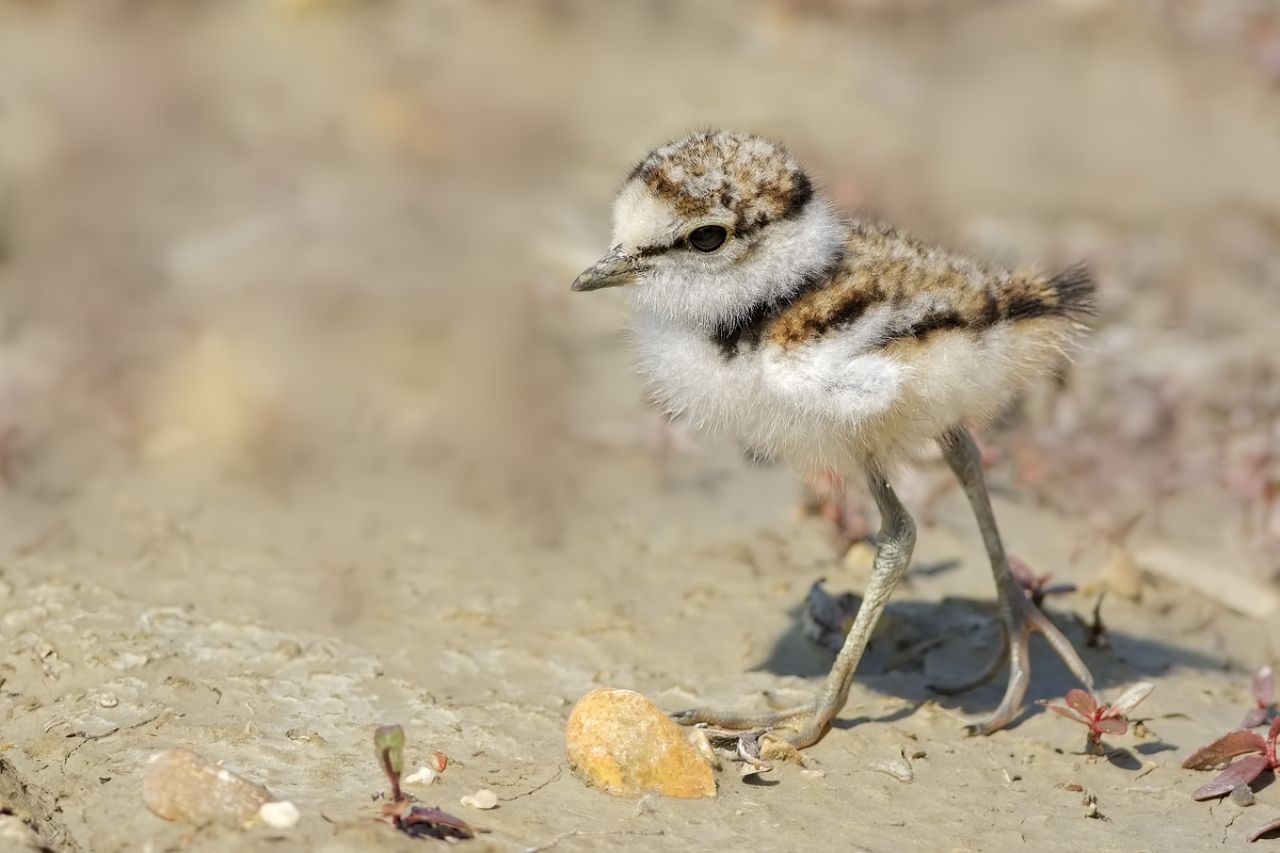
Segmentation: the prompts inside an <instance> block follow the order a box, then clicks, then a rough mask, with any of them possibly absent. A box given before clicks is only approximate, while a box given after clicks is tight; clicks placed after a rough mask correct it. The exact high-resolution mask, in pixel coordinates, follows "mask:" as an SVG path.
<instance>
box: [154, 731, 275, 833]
mask: <svg viewBox="0 0 1280 853" xmlns="http://www.w3.org/2000/svg"><path fill="white" fill-rule="evenodd" d="M270 800H271V792H270V791H268V790H267V789H266V788H264V787H262V786H261V785H255V784H253V783H252V782H249V781H247V780H245V779H241V778H240V777H239V776H237V775H236V774H234V773H232V772H231V771H230V770H227V769H225V768H222V767H219V766H218V765H217V764H214V763H213V762H212V761H209V760H208V759H207V758H202V757H200V756H199V755H197V754H196V753H194V752H192V751H191V750H189V749H168V750H165V751H164V752H157V753H156V754H155V755H153V756H151V757H150V758H149V759H147V766H146V767H145V768H143V770H142V801H143V802H144V803H146V804H147V808H149V809H151V811H152V812H154V813H155V814H156V815H158V816H159V817H162V818H164V819H165V820H174V821H178V822H180V823H189V824H191V825H193V826H204V825H205V824H209V823H231V824H246V823H249V822H251V821H253V820H254V819H255V818H256V817H257V815H258V810H259V809H260V808H262V805H263V804H264V803H267V802H269V801H270Z"/></svg>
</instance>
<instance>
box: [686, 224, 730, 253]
mask: <svg viewBox="0 0 1280 853" xmlns="http://www.w3.org/2000/svg"><path fill="white" fill-rule="evenodd" d="M728 238H729V231H728V229H726V228H724V227H723V226H720V225H703V226H702V227H701V228H695V229H693V230H692V231H690V232H689V245H690V246H693V248H695V249H697V250H698V251H699V252H714V251H715V250H716V249H719V248H720V247H721V246H723V245H724V241H725V240H727V239H728Z"/></svg>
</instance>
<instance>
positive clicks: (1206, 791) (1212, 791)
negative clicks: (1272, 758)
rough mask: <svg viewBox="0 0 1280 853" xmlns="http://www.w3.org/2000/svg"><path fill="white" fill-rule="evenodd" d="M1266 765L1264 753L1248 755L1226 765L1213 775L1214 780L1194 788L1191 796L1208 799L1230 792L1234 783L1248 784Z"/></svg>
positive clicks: (1194, 798)
mask: <svg viewBox="0 0 1280 853" xmlns="http://www.w3.org/2000/svg"><path fill="white" fill-rule="evenodd" d="M1267 766H1268V763H1267V757H1266V756H1265V755H1250V756H1249V757H1248V758H1242V759H1240V760H1239V761H1237V762H1234V763H1233V764H1230V765H1228V767H1227V769H1226V770H1223V771H1222V772H1221V773H1219V774H1218V775H1217V776H1216V777H1214V780H1213V781H1212V782H1210V783H1209V784H1207V785H1201V786H1200V787H1199V788H1196V790H1195V793H1193V794H1192V795H1191V798H1192V799H1193V800H1209V799H1212V798H1214V797H1221V796H1223V795H1224V794H1230V793H1231V790H1232V789H1233V788H1235V786H1236V785H1248V784H1249V783H1250V782H1252V781H1253V780H1254V779H1257V778H1258V775H1259V774H1260V773H1262V771H1263V770H1266V769H1267Z"/></svg>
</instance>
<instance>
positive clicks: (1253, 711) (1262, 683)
mask: <svg viewBox="0 0 1280 853" xmlns="http://www.w3.org/2000/svg"><path fill="white" fill-rule="evenodd" d="M1252 687H1253V701H1254V703H1255V704H1254V707H1252V708H1250V709H1249V711H1248V712H1247V713H1246V714H1245V715H1244V720H1243V721H1241V723H1240V728H1242V729H1253V728H1257V727H1258V726H1261V725H1263V724H1265V723H1266V722H1267V717H1268V716H1270V712H1271V703H1272V702H1274V701H1275V698H1276V676H1275V673H1274V672H1273V671H1272V669H1271V667H1269V666H1263V667H1259V668H1258V671H1257V672H1255V673H1254V674H1253V684H1252Z"/></svg>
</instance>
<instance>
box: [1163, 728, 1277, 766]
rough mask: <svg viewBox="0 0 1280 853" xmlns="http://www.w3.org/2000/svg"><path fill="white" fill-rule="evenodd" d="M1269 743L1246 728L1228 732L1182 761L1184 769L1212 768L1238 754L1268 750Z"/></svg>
mask: <svg viewBox="0 0 1280 853" xmlns="http://www.w3.org/2000/svg"><path fill="white" fill-rule="evenodd" d="M1266 749H1267V744H1266V741H1264V740H1263V739H1262V735H1260V734H1256V733H1254V732H1251V731H1246V730H1245V729H1236V730H1235V731H1233V732H1227V733H1226V734H1225V735H1223V736H1222V737H1220V738H1218V739H1217V740H1215V741H1214V742H1213V743H1211V744H1209V745H1208V746H1202V747H1200V748H1199V749H1197V750H1196V751H1195V752H1194V753H1192V755H1191V757H1190V758H1188V759H1187V760H1186V761H1184V762H1182V768H1183V769H1184V770H1212V769H1213V768H1215V767H1220V766H1222V765H1223V764H1225V763H1226V762H1228V761H1230V760H1231V759H1232V758H1235V757H1236V756H1237V755H1244V754H1245V753H1247V752H1266Z"/></svg>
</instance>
